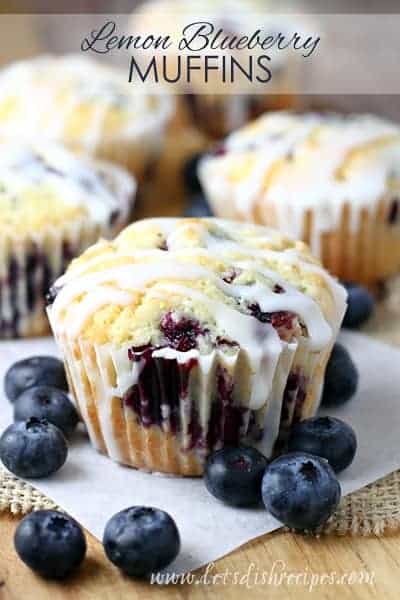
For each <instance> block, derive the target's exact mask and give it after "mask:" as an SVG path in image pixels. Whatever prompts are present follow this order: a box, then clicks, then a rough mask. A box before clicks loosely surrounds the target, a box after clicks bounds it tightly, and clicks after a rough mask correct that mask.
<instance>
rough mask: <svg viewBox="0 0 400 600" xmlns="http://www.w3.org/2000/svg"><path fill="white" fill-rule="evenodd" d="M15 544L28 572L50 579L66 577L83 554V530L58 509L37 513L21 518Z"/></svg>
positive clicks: (77, 565)
mask: <svg viewBox="0 0 400 600" xmlns="http://www.w3.org/2000/svg"><path fill="white" fill-rule="evenodd" d="M14 545H15V549H16V551H17V554H18V556H19V557H20V559H21V560H22V561H23V562H24V563H25V564H26V565H27V566H28V567H29V568H30V569H32V570H33V571H35V572H36V573H38V574H39V575H41V576H42V577H46V578H52V579H61V578H63V577H66V576H67V575H69V574H70V573H71V572H72V571H74V570H75V569H77V567H79V565H80V564H81V562H82V561H83V559H84V557H85V554H86V540H85V536H84V533H83V531H82V528H81V527H80V525H78V523H77V522H76V521H75V520H74V519H72V518H71V517H69V516H68V515H65V514H64V513H61V512H58V511H57V510H38V511H35V512H32V513H31V514H29V515H28V516H27V517H25V518H24V519H22V521H21V523H20V524H19V525H18V527H17V530H16V532H15V538H14Z"/></svg>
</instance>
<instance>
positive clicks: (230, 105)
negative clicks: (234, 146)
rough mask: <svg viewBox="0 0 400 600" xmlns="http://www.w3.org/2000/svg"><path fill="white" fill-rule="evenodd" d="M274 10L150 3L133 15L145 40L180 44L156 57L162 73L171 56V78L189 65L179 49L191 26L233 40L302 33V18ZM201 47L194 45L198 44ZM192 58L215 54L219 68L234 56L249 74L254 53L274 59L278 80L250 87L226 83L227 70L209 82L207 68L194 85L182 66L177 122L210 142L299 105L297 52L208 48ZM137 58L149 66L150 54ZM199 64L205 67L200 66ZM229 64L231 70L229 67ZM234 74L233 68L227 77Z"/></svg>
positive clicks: (217, 3)
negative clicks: (157, 38) (151, 37)
mask: <svg viewBox="0 0 400 600" xmlns="http://www.w3.org/2000/svg"><path fill="white" fill-rule="evenodd" d="M271 9H272V3H268V2H266V0H236V1H235V2H230V1H227V0H150V1H149V2H146V3H144V4H143V6H141V7H140V12H138V14H135V15H133V16H132V19H131V27H130V31H134V32H135V33H140V34H142V35H143V36H145V35H148V34H149V33H152V34H153V35H163V36H165V35H167V34H168V35H170V37H171V39H172V40H173V41H174V43H173V44H172V45H171V46H170V47H169V48H167V49H165V50H163V51H162V52H159V53H158V54H157V53H156V54H155V56H156V58H157V59H158V60H159V65H160V69H161V67H162V64H163V61H164V58H165V56H166V57H167V59H168V69H167V73H168V76H169V77H170V78H173V77H175V76H176V73H177V72H178V67H177V63H178V60H182V61H183V58H184V55H185V50H183V49H182V48H179V50H178V47H179V42H180V40H181V38H182V35H183V34H182V32H183V30H184V28H185V27H186V26H187V25H189V24H191V23H195V22H200V21H208V22H210V23H212V25H213V26H214V27H215V31H217V30H218V29H219V28H221V29H222V30H223V32H224V35H225V36H226V35H229V36H231V37H232V36H238V37H241V36H244V35H248V36H249V35H251V34H252V33H254V32H255V31H256V30H257V29H260V30H261V31H262V32H263V33H264V34H265V37H266V36H267V35H273V36H276V35H277V34H278V33H280V32H282V33H283V34H286V33H288V34H289V33H292V30H293V31H294V30H297V31H298V30H299V26H300V25H299V18H298V17H297V19H296V21H294V20H293V18H291V17H290V15H288V14H287V15H282V14H281V15H274V14H272V12H268V10H271ZM188 36H189V33H188ZM195 44H196V43H195V42H193V45H195ZM190 54H191V55H192V56H193V57H196V59H199V58H201V57H202V56H204V55H205V54H209V55H212V56H213V57H214V62H213V65H214V66H215V63H216V61H215V59H216V58H220V59H221V61H222V60H225V61H226V60H227V59H229V58H230V57H231V56H232V57H234V58H236V60H237V61H238V62H239V63H240V64H242V65H243V68H244V69H248V68H249V67H248V57H249V55H250V54H251V55H252V56H251V59H252V60H254V61H255V59H256V57H257V56H258V55H262V54H268V55H269V56H270V58H271V62H270V63H268V66H269V67H270V69H271V70H272V78H271V79H270V81H268V83H267V84H265V83H262V84H260V83H258V82H257V80H256V79H255V78H254V80H253V81H252V82H249V81H248V80H247V79H246V78H245V77H241V76H239V75H236V76H235V81H234V82H233V83H231V82H230V80H229V78H228V77H225V81H222V77H221V70H222V67H221V68H220V71H216V70H210V71H209V72H208V77H207V80H205V77H204V67H202V68H201V69H200V70H198V71H192V72H191V73H190V81H187V79H188V77H185V72H186V71H185V69H186V66H185V63H184V62H182V64H181V76H180V78H179V80H178V81H177V82H176V83H175V84H174V83H173V84H169V86H170V87H172V88H173V89H174V91H175V92H176V93H177V97H176V102H177V115H176V117H175V121H176V122H177V123H178V124H180V125H181V126H183V127H184V128H185V127H186V128H190V127H192V128H194V129H198V130H200V132H201V133H202V134H205V135H206V137H207V138H221V137H223V136H224V135H226V134H228V133H229V132H230V131H232V130H234V129H236V128H237V127H240V126H242V125H244V124H245V123H246V122H247V121H249V120H250V119H252V118H255V117H256V116H258V115H260V114H261V113H263V112H264V111H265V110H274V109H275V110H276V109H283V108H291V107H293V106H294V104H295V101H296V92H297V91H298V87H299V79H300V75H299V71H300V63H301V60H302V59H300V58H299V57H298V56H297V55H296V53H295V52H293V51H289V50H288V51H285V52H282V51H276V50H275V48H274V47H272V48H270V49H268V50H267V51H266V50H261V49H259V50H258V49H257V48H253V49H252V50H251V51H248V50H245V49H243V48H242V49H241V50H240V51H231V50H229V49H226V48H225V49H224V50H221V49H219V48H216V47H213V48H210V47H208V48H207V49H206V50H199V51H196V52H195V51H193V52H190ZM135 56H136V57H137V58H138V60H139V61H140V59H141V58H142V57H143V61H144V62H143V64H144V65H146V66H148V64H149V54H148V51H145V52H143V53H141V52H140V51H135ZM197 64H200V63H198V62H196V65H197ZM221 64H222V62H221ZM226 64H227V65H229V62H226ZM254 64H256V63H255V62H254ZM229 69H230V67H229V66H227V67H226V70H227V72H229ZM254 71H256V68H255V67H254ZM161 72H162V71H161ZM257 73H258V74H259V76H260V77H261V78H264V79H265V78H266V73H265V72H264V71H262V70H257ZM266 92H267V93H266Z"/></svg>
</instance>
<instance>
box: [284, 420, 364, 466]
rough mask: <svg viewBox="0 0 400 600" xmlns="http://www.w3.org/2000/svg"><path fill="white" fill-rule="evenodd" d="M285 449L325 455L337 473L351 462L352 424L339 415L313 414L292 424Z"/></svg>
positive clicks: (354, 444)
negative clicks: (336, 416)
mask: <svg viewBox="0 0 400 600" xmlns="http://www.w3.org/2000/svg"><path fill="white" fill-rule="evenodd" d="M288 450H289V451H290V452H308V453H309V454H316V455H317V456H320V457H321V458H325V459H326V460H327V461H328V462H329V464H330V465H331V467H332V469H333V470H334V471H335V472H336V473H339V472H340V471H343V469H345V468H346V467H348V466H349V465H350V464H351V463H352V462H353V458H354V456H355V453H356V450H357V438H356V434H355V433H354V430H353V429H352V427H350V425H347V423H344V421H341V420H340V419H336V418H334V417H314V418H312V419H305V420H304V421H301V422H300V423H297V425H295V426H294V427H293V429H292V432H291V434H290V438H289V444H288Z"/></svg>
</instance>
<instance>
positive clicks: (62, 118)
mask: <svg viewBox="0 0 400 600" xmlns="http://www.w3.org/2000/svg"><path fill="white" fill-rule="evenodd" d="M32 107H34V110H32ZM171 110H172V106H171V100H170V99H169V98H168V97H167V96H166V95H158V96H155V95H151V94H148V93H146V92H145V90H144V89H143V88H142V89H141V90H140V93H137V90H136V88H135V86H134V85H132V84H129V82H128V75H127V73H126V72H125V71H124V70H122V71H120V70H119V69H117V68H114V67H110V66H107V65H106V64H104V63H98V62H96V61H94V60H92V59H89V58H88V57H86V56H78V55H76V56H75V55H67V56H61V57H55V56H39V57H37V58H34V59H31V60H27V61H21V62H17V63H14V64H12V65H11V66H9V67H7V68H5V69H3V70H2V71H1V72H0V140H4V139H10V138H11V139H16V138H17V139H27V138H28V139H29V140H32V139H33V140H36V139H38V137H39V136H40V138H41V139H42V138H43V137H45V138H46V139H49V140H51V141H58V142H62V143H63V144H64V145H66V146H67V147H68V148H69V149H71V150H73V151H74V152H79V153H83V154H87V155H90V156H93V157H96V158H100V159H105V160H110V161H112V162H116V163H119V164H120V165H122V166H124V167H126V168H127V169H128V170H130V171H131V172H132V173H134V175H135V176H136V178H137V179H138V181H139V182H141V181H142V180H143V178H145V177H146V176H148V173H149V170H151V169H153V168H154V164H155V162H156V161H157V158H158V155H159V153H160V151H161V149H162V140H163V133H164V129H165V127H166V125H167V122H168V119H169V117H170V115H171Z"/></svg>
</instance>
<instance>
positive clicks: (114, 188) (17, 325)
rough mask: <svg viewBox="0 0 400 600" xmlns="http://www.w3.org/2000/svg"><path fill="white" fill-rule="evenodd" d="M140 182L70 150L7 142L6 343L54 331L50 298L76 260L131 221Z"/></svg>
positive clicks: (3, 190) (0, 333) (2, 179)
mask: <svg viewBox="0 0 400 600" xmlns="http://www.w3.org/2000/svg"><path fill="white" fill-rule="evenodd" d="M134 191H135V183H134V180H133V178H132V177H131V176H130V175H129V174H128V173H127V172H125V171H124V170H123V169H121V168H120V167H117V166H115V165H111V164H109V163H106V162H100V161H93V160H89V159H86V160H83V159H78V158H77V157H76V156H75V155H73V154H71V153H70V152H69V151H67V150H65V148H63V147H62V146H59V145H55V144H50V143H42V144H35V145H31V144H23V143H19V142H18V143H17V142H15V143H11V142H10V143H3V144H0V338H8V337H20V336H32V335H42V334H44V333H47V332H48V331H49V327H48V321H47V317H46V311H45V295H46V293H47V291H48V289H49V287H50V285H51V283H52V282H53V281H54V280H55V279H56V278H57V277H59V276H60V275H61V273H63V272H64V271H65V268H66V267H67V265H68V263H69V262H70V260H71V259H72V258H73V257H74V256H77V255H79V254H80V253H81V252H82V251H83V250H84V249H85V248H87V247H88V246H90V245H91V244H93V243H94V242H96V241H97V240H98V239H99V237H101V236H109V237H112V236H113V235H115V234H116V233H117V232H118V231H119V230H120V229H122V227H123V226H124V225H126V223H127V222H128V216H129V213H130V210H131V205H132V201H133V195H134Z"/></svg>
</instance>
